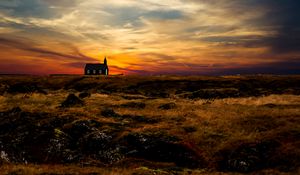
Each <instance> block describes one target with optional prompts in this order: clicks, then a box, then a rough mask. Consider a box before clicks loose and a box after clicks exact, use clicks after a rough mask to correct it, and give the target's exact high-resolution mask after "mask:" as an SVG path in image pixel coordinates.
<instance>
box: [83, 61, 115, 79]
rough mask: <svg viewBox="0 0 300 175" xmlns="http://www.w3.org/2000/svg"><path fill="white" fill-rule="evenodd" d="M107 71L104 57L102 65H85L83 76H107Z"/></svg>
mask: <svg viewBox="0 0 300 175" xmlns="http://www.w3.org/2000/svg"><path fill="white" fill-rule="evenodd" d="M108 73H109V69H108V65H107V60H106V57H105V58H104V63H103V64H86V65H85V68H84V74H85V75H108Z"/></svg>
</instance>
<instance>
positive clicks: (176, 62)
mask: <svg viewBox="0 0 300 175" xmlns="http://www.w3.org/2000/svg"><path fill="white" fill-rule="evenodd" d="M104 56H107V57H108V64H109V66H110V70H111V73H113V74H118V73H124V74H143V75H152V74H178V75H194V74H197V75H224V74H252V73H275V74H300V1H299V0H0V73H2V74H3V73H8V74H11V73H13V74H14V73H18V74H19V73H25V74H63V73H66V74H68V73H70V74H81V73H83V68H84V65H85V63H97V62H103V58H104Z"/></svg>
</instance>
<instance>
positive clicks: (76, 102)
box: [61, 94, 84, 107]
mask: <svg viewBox="0 0 300 175" xmlns="http://www.w3.org/2000/svg"><path fill="white" fill-rule="evenodd" d="M83 104H84V102H83V101H82V100H80V99H79V98H78V97H77V96H76V95H75V94H70V95H69V96H68V97H67V99H66V100H65V101H64V102H62V104H61V107H73V106H82V105H83Z"/></svg>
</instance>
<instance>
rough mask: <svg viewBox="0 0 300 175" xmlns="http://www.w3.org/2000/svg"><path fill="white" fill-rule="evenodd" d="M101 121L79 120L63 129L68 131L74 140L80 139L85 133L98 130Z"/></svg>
mask: <svg viewBox="0 0 300 175" xmlns="http://www.w3.org/2000/svg"><path fill="white" fill-rule="evenodd" d="M100 126H102V124H101V123H99V122H97V121H95V120H78V121H74V122H73V123H71V124H67V125H65V126H64V128H63V131H64V132H66V133H67V134H68V135H70V137H71V138H72V139H73V140H76V141H77V140H78V139H79V138H81V137H83V136H84V135H86V134H88V133H91V132H94V131H97V129H98V127H100Z"/></svg>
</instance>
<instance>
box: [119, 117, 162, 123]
mask: <svg viewBox="0 0 300 175" xmlns="http://www.w3.org/2000/svg"><path fill="white" fill-rule="evenodd" d="M122 119H129V120H133V121H136V122H138V123H147V124H155V123H158V122H160V120H159V119H155V118H149V117H145V116H140V115H122Z"/></svg>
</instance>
